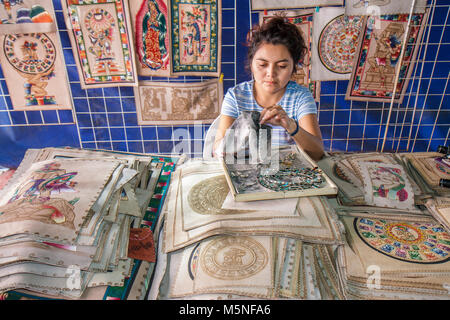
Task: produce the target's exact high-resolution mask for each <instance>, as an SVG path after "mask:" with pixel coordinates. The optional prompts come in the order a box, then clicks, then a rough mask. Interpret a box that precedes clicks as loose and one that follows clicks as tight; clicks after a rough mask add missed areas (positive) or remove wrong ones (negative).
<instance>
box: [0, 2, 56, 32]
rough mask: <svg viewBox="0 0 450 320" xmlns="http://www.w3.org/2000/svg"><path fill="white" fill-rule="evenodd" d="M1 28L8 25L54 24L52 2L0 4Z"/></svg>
mask: <svg viewBox="0 0 450 320" xmlns="http://www.w3.org/2000/svg"><path fill="white" fill-rule="evenodd" d="M0 20H1V27H5V26H6V25H8V24H24V23H25V24H28V23H53V22H54V21H55V14H54V12H53V3H52V1H51V0H16V1H14V0H9V1H7V0H5V1H1V4H0Z"/></svg>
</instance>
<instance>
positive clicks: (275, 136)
mask: <svg viewBox="0 0 450 320" xmlns="http://www.w3.org/2000/svg"><path fill="white" fill-rule="evenodd" d="M253 83H254V81H253V80H251V81H245V82H242V83H240V84H238V85H236V86H235V87H233V88H230V89H228V91H227V93H226V94H225V97H224V99H223V102H222V111H221V114H223V115H226V116H230V117H232V118H235V119H236V118H237V117H238V116H239V115H240V114H241V111H259V112H261V111H262V110H263V107H261V106H260V105H258V103H257V102H256V100H255V97H254V96H253ZM277 104H278V105H280V106H281V107H282V108H283V109H284V111H285V112H286V114H287V115H288V117H289V118H292V119H294V120H295V121H298V120H299V119H301V118H302V117H303V116H305V115H307V114H311V113H313V114H317V106H316V102H315V101H314V98H313V96H312V94H311V92H310V91H309V90H308V89H307V88H306V87H303V86H301V85H299V84H297V83H296V82H294V81H289V83H288V84H287V87H286V91H285V93H284V95H283V97H282V98H281V100H280V101H279V102H278V103H277ZM272 143H273V144H279V145H284V144H294V143H295V142H294V140H293V139H292V138H291V137H290V136H289V134H288V133H287V132H286V130H285V129H284V128H282V127H280V126H276V127H275V126H274V127H273V130H272Z"/></svg>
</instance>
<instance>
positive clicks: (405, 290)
mask: <svg viewBox="0 0 450 320" xmlns="http://www.w3.org/2000/svg"><path fill="white" fill-rule="evenodd" d="M442 156H443V155H442V154H436V153H410V154H383V153H365V154H333V155H332V156H331V157H326V158H324V159H322V160H321V161H319V166H320V167H321V168H322V169H323V170H324V171H325V172H326V173H327V174H328V175H329V176H330V178H331V179H332V180H333V181H334V182H335V183H336V184H337V185H338V187H339V193H338V197H337V198H334V199H333V198H329V199H328V202H329V204H330V206H331V207H332V208H333V210H334V211H335V212H336V213H337V214H338V215H339V217H340V221H341V222H342V223H343V225H344V230H345V239H346V241H345V245H344V246H339V247H338V248H337V251H338V253H339V254H338V257H339V260H338V262H337V265H338V270H339V273H340V278H341V279H342V282H343V284H344V287H345V290H344V291H345V294H346V296H347V298H348V299H449V298H450V292H449V290H448V289H449V288H450V286H449V285H448V284H449V283H450V282H449V281H450V278H449V277H450V273H449V272H450V233H449V230H450V229H449V226H450V223H449V222H450V201H449V198H448V197H445V196H443V195H444V194H446V192H448V191H447V190H445V189H444V188H440V187H439V186H438V181H439V179H440V178H445V175H446V174H448V172H446V170H447V171H448V168H447V169H446V168H445V165H446V163H442V161H437V160H442V159H440V158H441V157H442ZM449 172H450V171H449Z"/></svg>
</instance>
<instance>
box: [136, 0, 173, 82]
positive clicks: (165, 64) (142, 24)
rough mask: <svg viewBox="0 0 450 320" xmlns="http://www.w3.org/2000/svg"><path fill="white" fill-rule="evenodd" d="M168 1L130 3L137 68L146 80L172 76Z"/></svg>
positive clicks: (156, 0) (150, 0) (155, 0)
mask: <svg viewBox="0 0 450 320" xmlns="http://www.w3.org/2000/svg"><path fill="white" fill-rule="evenodd" d="M168 2H169V1H168V0H142V1H135V0H130V1H129V6H130V15H131V23H132V29H133V32H134V41H135V47H136V48H135V49H136V66H137V70H138V74H139V75H142V76H159V77H169V76H170V69H171V67H170V64H171V61H170V60H171V59H170V43H171V41H170V10H169V3H168Z"/></svg>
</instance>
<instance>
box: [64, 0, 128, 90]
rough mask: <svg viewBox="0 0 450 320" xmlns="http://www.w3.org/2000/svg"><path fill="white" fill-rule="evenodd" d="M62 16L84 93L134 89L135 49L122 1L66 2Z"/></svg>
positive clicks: (71, 0)
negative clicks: (131, 87)
mask: <svg viewBox="0 0 450 320" xmlns="http://www.w3.org/2000/svg"><path fill="white" fill-rule="evenodd" d="M62 4H63V9H64V13H65V15H66V16H68V17H69V18H70V19H67V22H69V21H70V24H71V25H68V26H67V28H68V29H69V37H70V41H71V44H72V50H73V53H74V57H75V61H76V64H77V67H78V73H79V76H80V84H81V87H82V88H83V89H88V88H97V87H109V86H136V85H137V72H136V63H135V61H134V45H133V39H132V34H131V24H130V18H129V14H128V3H127V2H126V1H125V0H104V1H95V0H65V1H62Z"/></svg>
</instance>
